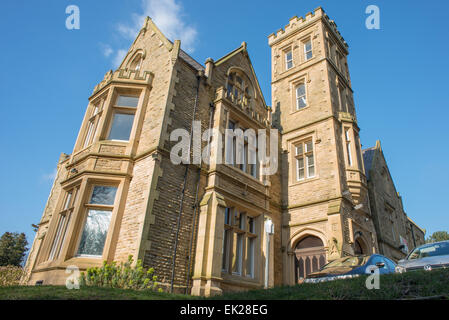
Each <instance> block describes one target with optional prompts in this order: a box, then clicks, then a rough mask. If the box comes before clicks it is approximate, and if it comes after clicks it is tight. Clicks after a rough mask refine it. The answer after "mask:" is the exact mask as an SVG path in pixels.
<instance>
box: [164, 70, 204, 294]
mask: <svg viewBox="0 0 449 320" xmlns="http://www.w3.org/2000/svg"><path fill="white" fill-rule="evenodd" d="M201 77H202V73H201V72H198V74H197V76H196V79H197V83H196V95H195V104H194V106H193V115H192V125H191V126H190V141H189V160H190V150H191V148H192V139H193V122H194V121H195V115H196V108H197V106H198V94H199V91H200V81H201ZM185 168H186V170H185V172H184V182H183V184H182V191H181V201H180V203H179V213H178V219H177V222H176V233H175V243H174V247H173V259H172V270H171V281H170V292H171V293H173V285H174V282H175V267H176V251H177V249H178V240H179V228H180V226H181V216H182V207H183V204H184V195H185V190H186V183H187V174H188V172H189V164H188V163H186V164H185Z"/></svg>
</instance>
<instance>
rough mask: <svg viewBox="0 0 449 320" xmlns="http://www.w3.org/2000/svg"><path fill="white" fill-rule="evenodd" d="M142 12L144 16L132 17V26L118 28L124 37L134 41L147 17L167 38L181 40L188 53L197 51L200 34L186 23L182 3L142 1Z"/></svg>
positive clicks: (173, 1)
mask: <svg viewBox="0 0 449 320" xmlns="http://www.w3.org/2000/svg"><path fill="white" fill-rule="evenodd" d="M142 10H143V12H142V14H133V15H132V21H133V22H132V24H131V25H126V24H119V25H118V26H117V29H118V31H119V32H120V33H121V34H122V35H123V36H124V37H127V38H129V39H134V38H135V37H136V36H137V33H138V32H139V30H140V28H142V25H143V22H144V21H145V17H147V16H149V17H150V18H151V19H153V21H154V23H156V25H157V26H158V28H159V29H160V30H161V31H162V33H164V34H165V36H166V37H167V38H169V39H170V40H176V39H179V40H181V46H182V47H183V49H185V50H186V51H189V52H193V51H194V50H195V42H196V37H197V34H198V32H197V31H196V29H195V28H194V27H193V26H190V25H188V24H187V23H186V22H185V21H184V16H185V15H184V13H183V10H184V9H183V7H182V5H181V4H180V3H178V2H176V0H142Z"/></svg>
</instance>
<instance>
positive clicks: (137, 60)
mask: <svg viewBox="0 0 449 320" xmlns="http://www.w3.org/2000/svg"><path fill="white" fill-rule="evenodd" d="M142 61H143V58H142V54H141V53H139V54H137V55H136V56H135V57H134V59H133V60H132V61H131V63H130V65H129V69H130V70H136V71H139V70H140V68H141V67H142Z"/></svg>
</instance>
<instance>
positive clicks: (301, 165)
mask: <svg viewBox="0 0 449 320" xmlns="http://www.w3.org/2000/svg"><path fill="white" fill-rule="evenodd" d="M296 170H297V172H298V173H297V174H298V177H297V179H298V180H302V179H304V159H303V158H300V159H297V160H296Z"/></svg>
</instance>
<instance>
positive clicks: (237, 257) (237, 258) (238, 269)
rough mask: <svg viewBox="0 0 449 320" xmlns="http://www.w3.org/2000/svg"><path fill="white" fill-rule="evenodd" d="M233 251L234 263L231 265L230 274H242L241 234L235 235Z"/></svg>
mask: <svg viewBox="0 0 449 320" xmlns="http://www.w3.org/2000/svg"><path fill="white" fill-rule="evenodd" d="M234 240H236V241H235V251H234V253H235V254H234V261H233V264H232V272H234V273H237V274H242V251H243V234H241V233H238V234H235V237H234Z"/></svg>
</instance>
